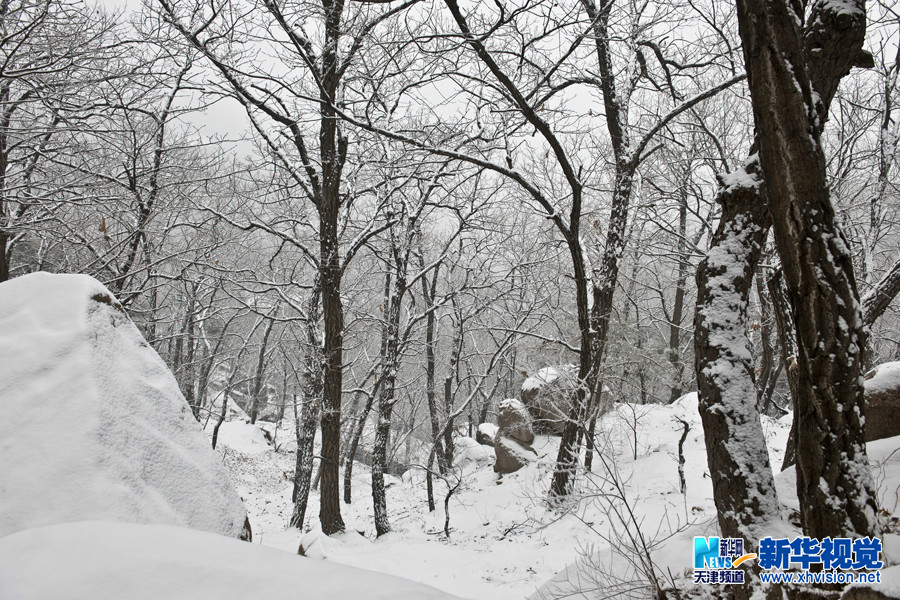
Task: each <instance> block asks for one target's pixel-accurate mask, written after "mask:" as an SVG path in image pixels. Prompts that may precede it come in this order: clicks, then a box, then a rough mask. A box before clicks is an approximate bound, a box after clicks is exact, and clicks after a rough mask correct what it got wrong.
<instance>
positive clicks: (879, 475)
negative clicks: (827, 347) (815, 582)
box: [0, 274, 900, 600]
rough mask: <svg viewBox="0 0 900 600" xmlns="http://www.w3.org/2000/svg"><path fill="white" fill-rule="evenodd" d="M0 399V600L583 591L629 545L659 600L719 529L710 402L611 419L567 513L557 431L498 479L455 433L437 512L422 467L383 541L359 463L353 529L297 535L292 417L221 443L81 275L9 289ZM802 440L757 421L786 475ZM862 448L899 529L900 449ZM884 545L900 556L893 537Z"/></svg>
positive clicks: (788, 503) (313, 526)
mask: <svg viewBox="0 0 900 600" xmlns="http://www.w3.org/2000/svg"><path fill="white" fill-rule="evenodd" d="M10 291H11V292H12V293H11V294H7V295H6V296H4V293H6V292H10ZM11 297H12V298H14V299H15V300H16V301H11V300H10V298H11ZM22 299H25V300H26V301H24V302H23V301H22ZM881 375H882V376H883V377H887V376H890V377H895V376H896V373H895V372H894V371H891V372H890V373H884V374H881ZM0 399H2V400H3V402H4V408H6V409H7V410H6V411H5V414H4V418H3V419H2V420H0V536H5V537H0V600H7V598H12V599H15V600H51V599H52V600H70V599H75V598H85V599H88V598H90V599H91V600H118V599H120V598H129V599H142V598H148V599H149V598H184V599H189V598H200V597H210V598H216V599H217V600H231V599H234V600H238V599H240V600H245V599H246V598H257V597H259V598H269V597H309V598H315V599H317V600H326V599H328V600H344V599H355V598H391V599H392V600H393V599H397V600H406V599H414V598H422V599H431V598H434V599H436V600H437V599H441V598H450V596H448V594H451V595H453V596H455V597H461V598H470V599H476V598H477V599H484V600H488V599H490V600H495V599H497V600H502V599H518V600H521V599H523V598H527V597H534V598H559V597H567V598H586V597H592V596H593V597H596V594H592V591H596V590H603V591H604V593H605V594H609V593H610V591H611V590H615V589H636V588H637V587H639V586H640V585H643V584H642V581H643V580H644V578H645V575H646V574H645V573H643V572H639V571H641V567H640V563H641V558H640V556H639V555H636V554H635V552H636V550H637V551H638V552H640V551H643V550H646V552H647V553H649V554H650V555H651V562H652V564H653V570H654V571H653V572H654V574H655V576H657V577H658V578H659V579H660V580H661V583H662V584H663V585H664V586H669V585H673V584H677V585H679V586H684V587H688V586H690V579H691V578H690V572H691V567H692V564H691V563H692V558H693V556H692V549H693V545H692V541H693V540H692V538H693V536H695V535H715V533H716V521H715V508H714V505H713V500H712V487H711V483H710V478H709V474H708V472H707V461H706V450H705V446H704V443H703V433H702V428H701V426H700V419H699V415H698V412H697V396H696V394H688V395H687V396H685V397H683V398H681V399H680V400H679V401H677V402H675V403H674V404H672V405H668V406H666V405H652V406H640V405H630V404H617V405H615V407H614V409H613V410H612V411H611V412H610V413H608V414H607V415H606V416H605V417H604V418H603V419H602V420H601V421H600V423H599V440H600V443H599V452H598V454H597V457H596V458H595V459H594V464H593V470H592V472H591V473H581V474H580V475H579V477H578V487H577V490H576V493H575V494H573V496H572V498H571V499H570V500H569V501H567V502H566V503H565V504H557V505H553V506H550V505H548V503H547V490H548V488H549V486H550V478H551V476H552V471H553V467H554V462H555V458H556V454H557V450H558V438H555V437H548V436H538V437H537V438H536V439H535V442H534V444H533V446H534V449H535V450H536V452H537V455H538V456H537V460H535V461H533V462H531V463H530V464H528V465H527V466H526V467H524V468H523V469H521V470H520V471H518V472H516V473H513V474H511V475H505V476H502V477H501V476H499V475H497V474H496V473H494V471H493V462H494V454H493V449H491V448H490V447H487V446H482V445H480V444H478V443H477V442H476V441H475V440H473V439H471V438H467V437H457V438H456V459H455V467H456V468H455V470H454V471H453V473H452V474H450V475H448V476H447V477H446V478H438V479H437V481H436V490H435V496H436V498H435V500H436V504H437V509H436V510H435V511H433V512H429V511H428V504H427V500H426V486H425V478H424V473H423V472H422V471H421V470H420V469H412V470H410V471H407V472H406V473H405V474H404V475H403V476H402V477H392V476H386V478H385V479H386V484H387V496H388V511H389V515H390V518H391V523H392V526H393V532H391V533H389V534H387V535H384V536H382V537H380V538H377V539H376V537H375V535H374V525H373V517H372V512H373V511H372V502H371V497H370V482H369V475H370V474H369V472H368V469H367V468H366V467H365V466H363V465H360V464H356V465H355V468H354V477H353V481H352V483H353V485H352V492H353V501H352V503H351V504H349V505H344V507H343V514H344V520H345V522H346V525H347V531H346V532H345V533H344V534H342V535H338V536H334V537H330V538H328V537H325V536H323V535H321V533H319V532H318V523H317V521H316V513H317V509H318V504H319V498H318V496H317V494H316V493H315V492H314V493H313V494H312V496H311V498H310V508H309V510H308V511H307V515H308V520H309V522H308V523H307V530H304V531H300V530H297V529H294V528H290V527H288V519H289V517H290V515H291V512H292V504H291V500H290V496H291V491H292V483H291V478H292V475H293V471H294V441H293V439H292V435H291V433H292V432H293V430H294V424H293V423H292V422H290V421H289V420H285V421H283V422H282V423H281V424H280V425H279V426H278V428H277V431H276V429H275V425H273V424H271V423H260V424H259V425H251V424H249V422H248V421H249V420H248V419H247V417H246V414H244V413H243V412H242V411H241V410H240V409H239V408H237V407H234V406H233V407H232V410H231V411H229V420H228V421H227V422H225V423H224V424H223V425H222V427H221V428H220V431H219V439H218V447H217V449H216V451H215V452H213V451H211V450H210V448H209V444H208V440H207V439H205V438H204V435H203V431H202V430H201V429H200V427H198V425H197V424H196V422H195V421H194V419H193V416H192V415H191V414H190V410H189V408H188V407H187V404H186V403H185V402H184V399H183V397H181V395H180V393H179V392H178V389H177V384H176V382H175V381H174V378H173V377H172V375H171V373H169V372H168V370H167V369H166V368H165V365H164V364H163V363H162V361H161V359H160V358H159V357H158V356H157V355H156V353H155V352H154V351H153V350H152V349H150V348H149V346H148V345H147V344H146V342H144V341H143V339H141V337H140V335H139V333H138V332H137V329H136V328H135V327H134V325H133V324H132V323H130V321H128V319H127V317H125V316H124V313H123V312H122V311H121V309H120V308H119V307H118V305H117V303H116V301H115V299H114V298H112V295H111V294H109V291H108V290H106V289H105V288H103V287H102V286H100V284H98V283H97V282H96V281H94V280H92V279H90V278H87V277H79V276H47V275H40V274H38V275H35V276H27V277H21V278H18V279H16V280H13V281H12V282H6V283H3V284H0ZM214 413H215V414H218V411H217V410H215V411H214ZM213 425H214V423H213V421H212V420H210V421H208V422H207V423H206V430H205V433H206V436H207V438H208V437H209V436H211V434H212V430H213ZM263 427H265V428H266V432H267V433H268V436H267V435H266V434H265V433H264V431H263ZM686 427H687V432H686V433H685V428H686ZM488 429H489V428H488ZM789 429H790V420H789V417H788V418H785V419H781V420H773V419H769V418H766V417H764V418H763V430H764V433H765V435H766V440H767V443H768V446H769V449H770V458H771V463H772V465H776V466H777V465H780V464H781V459H782V453H783V448H784V446H785V443H786V439H787V436H788V432H789ZM682 437H683V438H684V442H683V448H682V450H683V458H684V467H683V478H684V489H683V490H682V487H681V476H680V474H679V468H678V467H679V444H680V441H681V439H682ZM272 438H274V443H273V442H272V441H270V440H271V439H272ZM868 450H869V457H870V465H871V467H872V473H873V476H874V479H875V483H876V486H877V490H878V494H879V498H878V500H879V505H880V506H881V507H883V508H884V509H885V510H884V511H883V514H882V515H881V518H883V519H886V520H887V519H893V523H892V527H893V528H894V530H896V528H897V523H898V521H897V516H898V512H900V437H895V438H890V439H884V440H878V441H876V442H872V443H870V444H869V445H868ZM793 477H794V473H793V470H792V469H789V470H787V471H785V472H784V473H781V474H779V475H778V476H777V477H776V486H777V488H778V492H779V500H780V501H781V514H779V515H772V517H773V523H776V524H777V525H773V526H775V527H777V528H780V529H779V530H778V531H772V532H769V533H770V534H771V535H781V536H792V535H794V534H796V533H797V532H796V526H795V525H794V524H792V523H796V510H797V499H796V493H795V492H794V479H793ZM229 479H230V481H229ZM451 489H452V490H453V492H454V493H453V495H452V496H451V497H450V498H449V501H448V502H447V503H446V506H447V507H448V508H449V511H448V512H449V515H447V514H445V508H444V507H445V498H446V497H447V494H448V490H451ZM235 490H236V492H237V493H235ZM238 495H240V497H241V498H243V500H244V505H245V506H246V509H247V512H248V513H249V518H250V521H251V523H252V525H253V533H254V536H253V545H249V544H246V543H244V542H239V541H237V540H234V539H229V538H228V537H224V536H222V535H216V534H226V535H231V536H237V535H238V534H239V533H240V530H241V529H242V526H243V517H244V507H243V506H242V505H241V502H240V501H239V500H238V498H237V496H238ZM448 520H449V536H448V535H446V534H445V531H444V530H445V526H446V524H447V523H448ZM198 530H205V531H198ZM884 543H885V552H884V554H885V559H886V560H887V562H888V563H889V564H897V563H898V562H900V537H898V536H897V535H887V536H885V540H884ZM301 544H302V546H303V547H304V554H305V557H300V556H297V550H298V547H300V545H301ZM262 546H268V548H266V547H262ZM635 565H638V566H637V567H636V566H635ZM358 568H362V569H365V570H359V569H358ZM372 571H374V572H376V573H373V572H372ZM894 575H896V574H895V573H894V574H892V575H891V576H892V577H894ZM398 577H399V578H403V579H399V578H398ZM895 579H900V577H898V578H895ZM421 584H427V586H423V585H421ZM428 586H430V587H428ZM582 592H583V593H584V594H582Z"/></svg>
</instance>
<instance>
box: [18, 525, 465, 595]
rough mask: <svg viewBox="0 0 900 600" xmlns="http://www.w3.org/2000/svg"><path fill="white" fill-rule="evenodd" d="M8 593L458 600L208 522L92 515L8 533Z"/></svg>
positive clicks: (414, 584)
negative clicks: (195, 524)
mask: <svg viewBox="0 0 900 600" xmlns="http://www.w3.org/2000/svg"><path fill="white" fill-rule="evenodd" d="M0 598H4V599H6V598H10V599H12V598H14V599H16V600H48V599H51V598H52V599H53V600H76V599H77V600H87V599H90V600H123V599H127V600H160V599H161V598H164V599H165V600H197V599H199V598H214V599H215V600H248V599H251V598H312V599H315V600H357V599H361V598H365V599H366V600H401V599H402V600H453V598H454V597H453V596H450V595H449V594H446V593H444V592H440V591H438V590H436V589H434V588H431V587H427V586H424V585H421V584H418V583H413V582H411V581H408V580H404V579H400V578H397V577H392V576H390V575H384V574H381V573H374V572H372V571H366V570H363V569H356V568H353V567H347V566H344V565H339V564H334V563H330V562H326V561H321V560H315V559H311V558H304V557H301V556H297V555H296V554H291V553H288V552H282V551H280V550H275V549H272V548H266V547H264V546H260V545H258V544H247V543H244V542H240V541H238V540H233V539H228V538H224V537H222V536H218V535H213V534H210V533H206V532H200V531H193V530H190V529H184V528H180V527H170V526H164V525H135V524H128V523H112V522H100V521H84V522H79V523H66V524H62V525H52V526H48V527H40V528H36V529H30V530H28V531H23V532H19V533H16V534H14V535H11V536H8V537H5V538H2V539H0Z"/></svg>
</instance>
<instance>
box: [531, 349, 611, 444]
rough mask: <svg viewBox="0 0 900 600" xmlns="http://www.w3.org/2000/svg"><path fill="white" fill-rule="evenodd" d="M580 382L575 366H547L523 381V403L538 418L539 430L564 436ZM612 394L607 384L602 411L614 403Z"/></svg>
mask: <svg viewBox="0 0 900 600" xmlns="http://www.w3.org/2000/svg"><path fill="white" fill-rule="evenodd" d="M578 384H579V380H578V367H576V366H575V365H558V366H555V367H544V368H543V369H541V370H540V371H538V372H537V373H535V374H534V375H532V376H531V377H529V378H527V379H526V380H525V381H524V382H523V383H522V396H521V398H522V404H524V405H525V407H526V408H527V409H528V411H529V412H530V413H531V416H532V417H533V418H534V427H535V429H536V430H537V431H538V432H543V433H553V434H556V435H562V432H563V429H565V427H566V421H567V420H568V415H569V411H570V409H571V408H572V399H573V398H574V397H575V392H576V391H577V390H578ZM609 394H610V391H609V388H607V387H606V386H603V393H602V394H601V397H600V402H601V404H603V406H602V407H601V409H602V412H606V410H607V409H608V408H609V407H610V406H611V402H610V400H609Z"/></svg>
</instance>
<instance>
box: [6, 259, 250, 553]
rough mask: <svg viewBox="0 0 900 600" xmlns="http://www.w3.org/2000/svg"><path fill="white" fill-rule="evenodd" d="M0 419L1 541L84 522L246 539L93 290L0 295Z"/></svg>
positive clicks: (177, 397) (168, 388) (221, 487)
mask: <svg viewBox="0 0 900 600" xmlns="http://www.w3.org/2000/svg"><path fill="white" fill-rule="evenodd" d="M0 407H2V410H3V418H2V419H0V473H2V476H0V537H2V536H5V535H9V534H12V533H15V532H17V531H22V530H25V529H30V528H33V527H40V526H42V525H50V524H54V523H64V522H70V521H83V520H90V519H99V520H106V521H127V522H133V523H155V524H161V525H179V526H184V527H190V528H193V529H200V530H205V531H210V532H214V533H219V534H222V535H227V536H232V537H241V536H242V535H244V533H245V523H246V512H245V510H244V505H243V503H242V502H241V499H240V497H239V496H238V495H237V492H235V490H234V488H233V487H232V485H231V482H230V481H229V479H228V475H227V473H226V471H225V469H224V468H223V466H222V464H221V462H220V461H219V460H218V459H217V457H216V455H215V453H214V452H213V451H212V450H211V449H210V447H209V442H208V441H207V440H206V437H205V436H204V435H203V433H202V431H201V430H200V425H199V424H198V423H197V422H196V421H195V419H194V417H193V415H192V414H191V410H190V408H189V407H188V405H187V403H186V402H185V400H184V397H183V396H182V395H181V392H180V391H179V389H178V384H177V383H176V381H175V378H174V377H173V376H172V373H171V372H170V371H169V370H168V368H167V367H166V365H165V364H164V363H163V361H162V359H161V358H160V357H159V355H158V354H157V353H156V352H155V351H154V350H153V348H151V347H150V345H149V344H147V342H146V341H144V339H143V337H142V336H141V334H140V332H139V331H138V330H137V328H136V327H135V326H134V324H133V323H132V322H131V321H130V320H129V318H128V316H127V315H126V314H125V311H124V310H123V309H122V306H121V305H120V304H119V303H118V302H117V301H116V299H115V298H114V297H113V295H112V294H111V293H110V292H109V290H107V289H106V288H105V287H104V286H103V285H101V284H100V283H99V282H98V281H96V280H95V279H93V278H91V277H88V276H84V275H51V274H47V273H34V274H31V275H26V276H23V277H19V278H16V279H13V280H11V281H7V282H5V283H2V284H0ZM248 533H249V531H247V534H248Z"/></svg>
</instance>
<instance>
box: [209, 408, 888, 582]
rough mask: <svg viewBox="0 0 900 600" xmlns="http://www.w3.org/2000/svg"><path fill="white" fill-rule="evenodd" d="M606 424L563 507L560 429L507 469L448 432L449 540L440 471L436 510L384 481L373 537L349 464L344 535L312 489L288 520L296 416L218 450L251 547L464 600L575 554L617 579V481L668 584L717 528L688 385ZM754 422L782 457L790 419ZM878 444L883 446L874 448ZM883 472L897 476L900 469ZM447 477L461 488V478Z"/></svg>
mask: <svg viewBox="0 0 900 600" xmlns="http://www.w3.org/2000/svg"><path fill="white" fill-rule="evenodd" d="M682 422H687V423H688V424H689V426H690V430H689V432H688V435H687V438H686V440H685V444H684V457H685V466H684V475H685V484H686V492H685V493H684V494H682V493H681V491H680V483H679V476H678V442H679V439H680V438H681V436H682V433H683V424H682ZM601 423H602V427H601V430H602V434H601V437H602V438H603V439H604V440H606V444H607V446H606V448H604V451H603V456H604V457H606V460H600V459H599V458H596V459H595V461H594V468H593V474H591V475H589V476H582V477H580V483H579V494H577V496H578V498H577V500H575V501H573V502H571V503H570V504H568V505H566V506H564V507H550V506H548V505H547V502H546V498H547V494H546V492H547V490H548V489H549V485H550V478H551V475H552V470H553V464H554V461H555V458H556V453H557V450H558V438H555V437H548V436H538V437H537V439H536V440H535V443H534V448H535V450H536V451H537V452H538V455H539V459H538V460H537V461H535V462H534V463H532V464H531V465H529V466H527V467H525V468H524V469H522V470H521V471H518V472H517V473H514V474H512V475H506V476H503V477H500V476H498V475H497V474H495V473H494V472H493V468H492V467H493V450H492V449H491V448H489V447H487V446H480V445H477V444H476V443H475V442H474V440H471V439H469V438H457V447H458V448H457V449H458V458H457V465H458V467H459V469H458V471H457V473H458V474H459V475H460V476H461V479H462V483H461V485H460V487H459V490H458V491H457V492H456V493H455V494H454V495H453V496H452V497H451V499H450V502H449V512H450V536H449V538H448V537H446V536H445V535H444V533H443V528H444V519H445V515H444V508H443V500H444V495H445V494H446V491H447V485H446V483H444V482H441V481H440V480H438V482H437V485H436V493H435V495H436V503H437V510H436V511H435V512H433V513H429V511H428V505H427V499H426V486H425V479H424V473H423V472H422V471H420V470H416V469H413V470H411V471H408V472H407V473H405V474H404V475H403V477H402V478H392V477H388V478H387V480H388V490H387V494H388V510H389V514H390V517H391V524H392V527H393V529H394V531H393V532H392V533H390V534H388V535H386V536H383V537H381V538H378V539H375V536H374V525H373V517H372V500H371V493H370V487H369V485H370V482H369V472H368V470H367V469H366V467H364V466H363V465H360V464H357V465H356V466H355V468H354V477H353V502H352V504H350V505H343V516H344V520H345V522H346V524H347V533H345V534H343V535H340V536H335V537H332V538H326V537H324V536H322V535H321V534H319V533H317V530H318V523H317V520H316V513H317V511H318V503H319V498H318V496H317V495H316V494H315V493H313V495H312V497H311V498H310V509H309V511H308V512H307V514H308V515H309V516H308V521H309V522H308V523H307V528H311V531H310V532H309V533H304V532H301V531H298V530H296V529H293V528H290V527H287V522H288V519H289V517H290V514H291V508H292V506H291V502H290V495H291V489H292V484H291V476H292V473H293V461H294V459H293V454H292V451H293V448H294V446H293V441H292V440H291V439H290V432H291V431H292V425H282V428H281V430H280V431H279V434H278V438H276V442H277V444H278V450H277V451H276V450H275V449H274V448H273V447H271V446H268V449H267V450H265V451H262V452H260V448H259V439H260V438H259V436H258V433H257V428H256V427H255V426H251V425H249V424H246V423H243V424H242V423H235V424H231V425H230V426H229V427H228V428H223V430H222V431H220V433H219V436H220V442H219V449H218V452H219V453H220V454H221V456H222V460H223V462H224V464H225V466H226V468H227V469H228V471H229V473H230V474H231V477H232V480H233V481H234V484H235V486H236V487H237V489H238V491H239V493H240V494H241V496H242V497H243V498H244V500H245V503H246V505H247V508H248V512H249V514H250V519H251V522H252V523H253V529H254V542H255V543H260V544H263V545H267V546H272V547H275V548H280V549H283V550H286V551H290V552H296V551H297V549H298V547H299V546H300V544H301V541H302V542H303V545H304V547H310V546H312V547H313V551H312V552H310V554H311V555H313V556H316V557H324V559H325V560H326V561H330V562H336V563H343V564H347V565H353V566H358V567H363V568H367V569H372V570H376V571H380V572H384V573H389V574H392V575H397V576H401V577H405V578H408V579H412V580H414V581H419V582H422V583H426V584H428V585H432V586H434V587H437V588H439V589H442V590H445V591H447V592H449V593H452V594H455V595H458V596H462V597H465V598H472V599H475V598H483V599H522V598H526V597H528V596H531V595H533V594H535V592H536V591H537V590H538V589H539V588H542V586H543V587H544V589H545V591H546V590H547V589H552V585H555V584H551V587H550V588H547V587H546V586H545V584H547V582H548V581H551V580H554V578H556V579H555V581H557V582H558V581H559V580H560V579H565V578H566V577H570V578H571V577H572V576H573V575H572V572H571V567H570V572H569V575H565V574H563V575H562V576H560V575H559V574H560V573H565V571H566V568H567V567H569V566H570V565H573V564H574V563H579V564H582V565H584V564H585V559H586V557H587V562H594V563H600V566H601V568H604V569H605V568H608V567H609V566H612V567H613V569H614V570H616V573H617V575H621V576H622V577H624V578H627V577H628V574H627V573H626V571H627V565H621V564H619V563H623V562H625V557H624V554H625V553H627V552H628V548H627V546H628V544H623V543H621V540H622V539H623V538H625V537H627V531H629V530H630V531H634V530H635V528H634V523H633V522H629V521H630V519H629V518H624V519H620V518H617V517H616V516H615V513H616V510H618V511H619V513H620V514H625V512H624V511H623V510H622V508H623V504H622V502H621V499H615V498H612V497H610V491H611V490H614V489H615V485H613V482H618V487H619V488H620V490H621V494H618V495H620V496H624V497H625V498H626V499H627V503H628V505H629V506H630V508H631V509H632V510H633V512H634V515H635V520H636V522H638V523H640V525H641V527H640V529H641V531H642V533H643V534H644V535H645V536H647V543H648V546H650V547H651V548H652V554H653V557H654V560H655V561H657V563H658V565H657V566H658V567H659V569H660V574H662V575H664V576H665V577H666V578H668V577H669V576H670V574H671V576H674V577H675V578H676V579H677V578H679V577H685V576H687V575H689V572H690V568H691V560H692V537H693V536H694V535H715V531H716V523H715V509H714V505H713V500H712V485H711V483H710V479H709V475H708V470H707V465H706V450H705V447H704V443H703V437H702V428H701V426H700V419H699V415H698V413H697V397H696V394H688V395H687V396H685V397H684V398H682V399H681V400H679V401H678V402H676V403H675V404H673V405H670V406H663V405H653V406H639V405H628V404H618V405H616V408H615V411H614V412H612V413H610V414H608V415H607V416H606V417H605V418H604V419H603V420H602V422H601ZM263 426H264V427H267V428H268V429H270V430H271V428H272V425H271V424H263ZM763 428H764V431H765V433H766V437H767V441H768V443H769V448H770V457H771V462H772V464H773V465H776V466H777V465H780V464H781V460H782V455H783V449H784V446H785V443H786V440H787V436H788V432H789V429H790V418H789V417H788V418H785V419H782V420H774V419H770V418H767V417H764V418H763ZM892 443H893V447H894V448H896V447H897V446H898V445H900V439H894V440H891V441H888V442H877V443H876V444H881V445H883V446H885V448H888V447H890V446H891V444H892ZM879 448H880V446H879ZM886 453H889V452H888V451H887V450H886V449H885V450H881V449H879V452H878V454H879V456H881V455H885V454H886ZM898 454H900V453H898ZM635 456H636V458H635ZM891 460H894V459H891ZM873 462H876V461H873ZM892 469H893V470H892ZM882 470H883V471H885V472H888V473H893V472H898V473H900V465H897V468H894V467H890V468H887V469H882ZM786 475H787V476H788V477H789V476H790V473H787V474H786ZM892 477H893V475H889V476H888V479H889V480H888V479H886V480H884V481H883V485H882V488H883V489H884V490H885V491H886V490H887V489H888V488H891V486H893V488H891V489H893V490H894V491H895V492H896V488H897V483H900V482H895V481H894V480H893V479H892ZM783 478H784V476H780V477H779V489H781V488H782V487H784V486H783V485H782V481H780V480H781V479H783ZM451 483H452V484H455V483H456V477H452V478H451ZM601 491H602V492H605V493H604V494H601V493H600V492H601ZM888 495H889V494H888ZM790 496H791V494H788V499H787V504H788V505H786V506H784V515H783V517H784V518H785V521H787V519H788V518H789V517H790V513H791V511H792V507H791V506H790V504H791V497H790ZM793 502H796V499H795V498H793ZM610 542H612V544H611V543H610ZM580 569H581V570H583V568H580ZM584 585H585V586H587V585H589V582H588V583H584Z"/></svg>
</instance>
